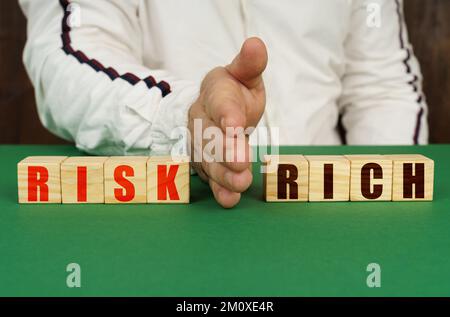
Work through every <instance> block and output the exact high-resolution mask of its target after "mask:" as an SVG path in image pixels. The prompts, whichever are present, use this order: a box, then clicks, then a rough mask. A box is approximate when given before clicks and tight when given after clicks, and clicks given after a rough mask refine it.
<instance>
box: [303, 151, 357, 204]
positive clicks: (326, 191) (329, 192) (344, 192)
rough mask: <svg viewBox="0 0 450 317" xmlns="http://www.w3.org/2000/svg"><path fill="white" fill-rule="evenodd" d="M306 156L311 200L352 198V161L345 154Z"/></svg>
mask: <svg viewBox="0 0 450 317" xmlns="http://www.w3.org/2000/svg"><path fill="white" fill-rule="evenodd" d="M305 158H306V159H307V160H308V162H309V201H349V200H350V161H349V160H348V159H347V158H345V156H339V155H329V156H326V155H311V156H305Z"/></svg>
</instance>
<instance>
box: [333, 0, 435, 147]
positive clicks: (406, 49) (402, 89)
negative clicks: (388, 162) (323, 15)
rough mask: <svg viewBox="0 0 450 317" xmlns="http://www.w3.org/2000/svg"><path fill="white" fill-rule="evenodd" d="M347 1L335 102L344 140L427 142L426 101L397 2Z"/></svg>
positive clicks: (394, 142) (390, 0)
mask: <svg viewBox="0 0 450 317" xmlns="http://www.w3.org/2000/svg"><path fill="white" fill-rule="evenodd" d="M353 3H354V4H353V12H352V18H351V25H350V30H349V35H348V38H347V40H346V43H345V52H346V57H347V63H346V72H345V75H344V77H343V81H342V82H343V94H342V97H341V98H340V101H339V106H340V111H341V113H342V122H343V126H344V128H345V130H346V139H347V142H348V143H349V144H425V143H427V140H428V131H427V129H428V127H427V120H426V117H427V105H426V101H425V98H424V95H423V93H422V84H421V83H422V78H421V74H420V68H419V64H418V62H417V60H416V58H415V56H414V53H413V50H412V47H411V45H410V44H409V41H408V34H407V30H406V25H405V22H404V18H403V2H402V1H401V0H370V1H369V0H364V1H354V2H353ZM377 12H378V13H379V14H378V13H377ZM378 22H379V24H378ZM377 24H378V25H377Z"/></svg>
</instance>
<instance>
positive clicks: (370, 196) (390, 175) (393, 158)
mask: <svg viewBox="0 0 450 317" xmlns="http://www.w3.org/2000/svg"><path fill="white" fill-rule="evenodd" d="M263 165H264V168H265V170H266V171H265V173H264V178H263V180H264V196H265V199H266V201H268V202H287V201H292V202H295V201H297V202H298V201H408V200H409V201H431V200H433V182H434V161H433V160H431V159H429V158H427V157H425V156H423V155H345V156H302V155H281V156H270V155H268V156H266V157H265V160H264V162H263Z"/></svg>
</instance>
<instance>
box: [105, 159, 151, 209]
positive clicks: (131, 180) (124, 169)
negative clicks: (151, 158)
mask: <svg viewBox="0 0 450 317" xmlns="http://www.w3.org/2000/svg"><path fill="white" fill-rule="evenodd" d="M147 160H148V157H147V156H113V157H110V158H109V159H107V160H106V161H105V163H104V171H105V173H104V177H105V203H106V204H139V203H146V202H147V188H146V187H147V186H146V180H147V177H146V166H147Z"/></svg>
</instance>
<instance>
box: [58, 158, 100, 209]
mask: <svg viewBox="0 0 450 317" xmlns="http://www.w3.org/2000/svg"><path fill="white" fill-rule="evenodd" d="M107 159H108V158H107V157H101V156H79V157H69V158H68V159H67V160H65V161H64V162H63V163H62V164H61V190H62V202H63V204H103V203H104V202H105V193H104V177H103V173H104V171H103V164H104V163H105V161H106V160H107Z"/></svg>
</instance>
